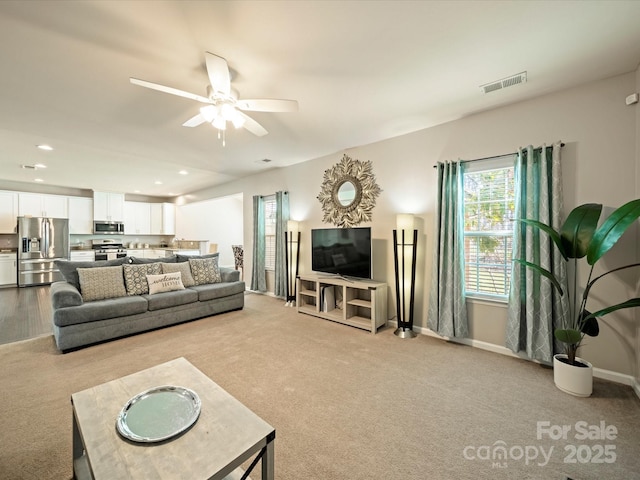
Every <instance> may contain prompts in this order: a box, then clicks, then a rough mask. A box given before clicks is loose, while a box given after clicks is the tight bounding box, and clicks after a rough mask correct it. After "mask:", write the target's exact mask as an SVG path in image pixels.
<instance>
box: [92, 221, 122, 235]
mask: <svg viewBox="0 0 640 480" xmlns="http://www.w3.org/2000/svg"><path fill="white" fill-rule="evenodd" d="M93 233H95V234H100V235H105V234H106V235H123V234H124V223H122V222H93Z"/></svg>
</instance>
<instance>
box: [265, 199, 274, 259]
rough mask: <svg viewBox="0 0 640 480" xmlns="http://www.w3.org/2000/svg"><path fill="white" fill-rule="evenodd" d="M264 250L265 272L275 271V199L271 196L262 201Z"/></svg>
mask: <svg viewBox="0 0 640 480" xmlns="http://www.w3.org/2000/svg"><path fill="white" fill-rule="evenodd" d="M264 247H265V248H264V250H265V260H264V268H265V270H275V269H276V197H275V195H271V196H268V197H265V199H264Z"/></svg>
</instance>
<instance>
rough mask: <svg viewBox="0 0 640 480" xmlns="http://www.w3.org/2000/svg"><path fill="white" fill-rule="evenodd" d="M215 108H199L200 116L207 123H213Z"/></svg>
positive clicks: (215, 113)
mask: <svg viewBox="0 0 640 480" xmlns="http://www.w3.org/2000/svg"><path fill="white" fill-rule="evenodd" d="M217 113H218V112H217V111H216V107H214V106H213V105H206V106H204V107H201V108H200V115H202V117H203V118H204V119H205V120H206V121H207V122H209V123H211V122H213V120H214V118H216V115H217Z"/></svg>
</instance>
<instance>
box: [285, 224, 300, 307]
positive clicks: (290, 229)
mask: <svg viewBox="0 0 640 480" xmlns="http://www.w3.org/2000/svg"><path fill="white" fill-rule="evenodd" d="M284 245H285V248H284V260H285V264H286V268H287V281H286V287H287V288H286V296H287V301H286V303H285V306H287V307H294V306H295V305H296V279H297V278H298V263H299V260H300V230H299V229H298V222H295V221H293V220H289V221H288V222H287V231H285V232H284Z"/></svg>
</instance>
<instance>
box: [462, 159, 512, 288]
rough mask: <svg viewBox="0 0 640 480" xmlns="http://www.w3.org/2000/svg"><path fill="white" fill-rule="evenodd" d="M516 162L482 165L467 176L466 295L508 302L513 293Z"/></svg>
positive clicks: (480, 163)
mask: <svg viewBox="0 0 640 480" xmlns="http://www.w3.org/2000/svg"><path fill="white" fill-rule="evenodd" d="M514 160H515V156H512V155H509V156H507V157H499V158H496V159H491V160H490V161H487V162H478V163H477V164H474V165H473V166H471V165H469V167H468V168H467V169H466V171H465V173H464V258H465V292H466V294H467V295H468V296H471V297H485V298H494V299H500V300H506V298H507V295H508V294H509V280H510V276H511V245H512V240H513V227H514V225H513V218H514V209H515V184H514ZM476 165H477V166H476Z"/></svg>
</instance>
